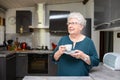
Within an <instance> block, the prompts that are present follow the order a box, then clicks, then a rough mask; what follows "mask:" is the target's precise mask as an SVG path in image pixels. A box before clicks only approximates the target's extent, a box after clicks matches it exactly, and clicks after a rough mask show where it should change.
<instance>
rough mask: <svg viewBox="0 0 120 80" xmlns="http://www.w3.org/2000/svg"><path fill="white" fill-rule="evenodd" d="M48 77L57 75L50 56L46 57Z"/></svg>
mask: <svg viewBox="0 0 120 80" xmlns="http://www.w3.org/2000/svg"><path fill="white" fill-rule="evenodd" d="M48 75H49V76H56V75H57V63H55V62H53V61H52V55H51V54H49V56H48Z"/></svg>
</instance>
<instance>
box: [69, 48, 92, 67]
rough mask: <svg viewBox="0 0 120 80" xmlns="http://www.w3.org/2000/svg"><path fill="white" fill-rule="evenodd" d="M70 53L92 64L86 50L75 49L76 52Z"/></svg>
mask: <svg viewBox="0 0 120 80" xmlns="http://www.w3.org/2000/svg"><path fill="white" fill-rule="evenodd" d="M70 55H71V56H72V57H75V58H76V59H82V60H83V61H84V62H86V63H87V64H88V65H90V64H91V61H90V57H89V56H88V55H87V54H85V53H84V52H82V51H80V50H75V52H74V53H71V54H70Z"/></svg>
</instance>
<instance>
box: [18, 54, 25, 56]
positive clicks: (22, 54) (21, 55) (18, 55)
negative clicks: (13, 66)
mask: <svg viewBox="0 0 120 80" xmlns="http://www.w3.org/2000/svg"><path fill="white" fill-rule="evenodd" d="M18 56H26V54H18Z"/></svg>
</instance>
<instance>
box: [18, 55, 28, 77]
mask: <svg viewBox="0 0 120 80" xmlns="http://www.w3.org/2000/svg"><path fill="white" fill-rule="evenodd" d="M27 69H28V56H27V53H17V54H16V77H17V78H22V77H24V76H25V75H27V72H28V71H27Z"/></svg>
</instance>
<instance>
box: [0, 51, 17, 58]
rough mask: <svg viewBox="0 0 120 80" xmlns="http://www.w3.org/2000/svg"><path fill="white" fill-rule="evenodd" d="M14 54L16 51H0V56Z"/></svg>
mask: <svg viewBox="0 0 120 80" xmlns="http://www.w3.org/2000/svg"><path fill="white" fill-rule="evenodd" d="M12 54H15V51H0V57H7V56H9V55H12Z"/></svg>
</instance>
